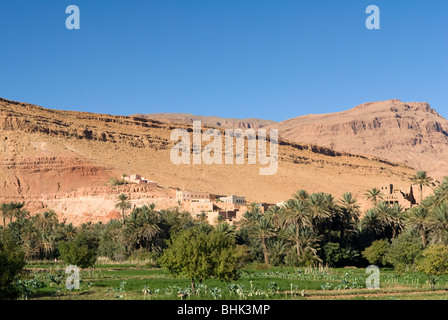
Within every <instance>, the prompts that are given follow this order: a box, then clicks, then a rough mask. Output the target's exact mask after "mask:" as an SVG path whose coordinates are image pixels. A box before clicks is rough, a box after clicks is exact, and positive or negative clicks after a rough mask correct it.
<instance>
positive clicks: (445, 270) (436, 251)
mask: <svg viewBox="0 0 448 320" xmlns="http://www.w3.org/2000/svg"><path fill="white" fill-rule="evenodd" d="M417 270H419V271H421V272H423V273H424V274H426V275H427V276H428V282H429V284H430V286H431V289H432V290H435V285H436V283H437V282H438V281H439V277H440V276H441V275H443V274H448V246H446V245H442V244H438V245H431V246H429V247H428V248H426V249H425V251H423V253H422V257H421V258H420V259H419V260H418V263H417Z"/></svg>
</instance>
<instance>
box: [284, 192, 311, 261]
mask: <svg viewBox="0 0 448 320" xmlns="http://www.w3.org/2000/svg"><path fill="white" fill-rule="evenodd" d="M284 212H285V214H284V215H283V216H282V218H283V219H282V220H283V221H284V222H283V223H282V224H283V225H288V224H293V225H294V226H295V229H294V230H295V231H296V235H295V239H297V240H296V250H297V255H300V244H299V242H298V238H299V230H300V228H301V227H304V226H308V225H310V224H311V216H310V213H309V210H308V205H307V203H306V202H305V201H303V200H300V199H290V200H288V201H286V203H285V207H284Z"/></svg>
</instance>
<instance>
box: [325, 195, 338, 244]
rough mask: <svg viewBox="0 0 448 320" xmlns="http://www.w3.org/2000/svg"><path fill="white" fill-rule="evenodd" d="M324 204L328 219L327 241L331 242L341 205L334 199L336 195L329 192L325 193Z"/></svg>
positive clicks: (326, 218)
mask: <svg viewBox="0 0 448 320" xmlns="http://www.w3.org/2000/svg"><path fill="white" fill-rule="evenodd" d="M322 197H323V206H324V208H325V211H326V212H327V216H326V217H325V220H326V228H327V241H328V242H331V232H332V228H333V222H334V220H336V219H337V218H338V215H339V206H338V205H337V204H336V202H335V201H334V197H333V196H332V195H331V194H329V193H324V194H323V196H322Z"/></svg>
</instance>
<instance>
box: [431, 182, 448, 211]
mask: <svg viewBox="0 0 448 320" xmlns="http://www.w3.org/2000/svg"><path fill="white" fill-rule="evenodd" d="M433 198H434V199H433V200H434V201H433V202H434V203H435V204H440V203H442V202H448V177H445V179H443V181H442V183H440V184H439V185H438V186H437V188H436V189H435V190H434V195H433Z"/></svg>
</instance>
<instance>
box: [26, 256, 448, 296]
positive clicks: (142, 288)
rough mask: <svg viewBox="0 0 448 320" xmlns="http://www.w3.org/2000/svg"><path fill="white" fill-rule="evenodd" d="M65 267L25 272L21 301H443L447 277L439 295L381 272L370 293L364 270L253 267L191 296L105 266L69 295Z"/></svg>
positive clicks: (149, 274)
mask: <svg viewBox="0 0 448 320" xmlns="http://www.w3.org/2000/svg"><path fill="white" fill-rule="evenodd" d="M64 270H65V265H63V264H61V263H48V262H41V263H33V264H29V265H27V267H26V272H27V276H26V277H25V278H26V280H23V288H24V290H23V292H24V294H23V295H22V299H46V300H48V299H50V300H58V299H60V300H68V299H72V300H84V299H85V300H143V299H146V300H180V299H185V300H198V299H207V300H213V299H217V300H222V299H234V300H239V299H241V300H246V299H247V300H250V299H257V300H259V299H269V300H270V299H294V300H317V299H349V300H360V299H361V300H367V299H368V300H417V299H418V300H445V299H448V276H444V277H440V278H439V282H438V284H437V286H436V290H435V291H431V290H430V287H429V285H428V284H427V278H426V276H425V275H423V274H420V273H414V272H408V273H403V274H398V273H397V272H395V271H393V270H390V269H382V270H381V275H380V286H381V287H380V289H367V288H366V284H365V281H366V278H367V276H368V275H366V274H365V269H359V268H339V269H332V268H330V269H320V270H319V269H312V268H308V269H307V268H275V267H271V268H269V269H266V268H263V266H259V265H251V266H249V267H247V268H246V269H244V270H243V272H242V274H241V277H240V279H239V280H238V281H235V282H233V283H230V284H228V283H225V282H221V281H218V280H207V281H205V282H204V283H202V284H197V294H196V295H192V294H191V286H190V281H189V280H188V279H182V278H173V277H171V276H170V275H169V274H168V273H167V272H166V271H165V270H163V269H158V268H152V269H149V268H146V267H144V266H141V265H138V264H103V265H96V266H95V267H94V268H91V269H86V270H82V271H81V273H80V278H81V281H80V289H79V290H73V291H72V292H70V291H68V290H67V289H65V281H66V279H67V275H66V274H65V273H64Z"/></svg>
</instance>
